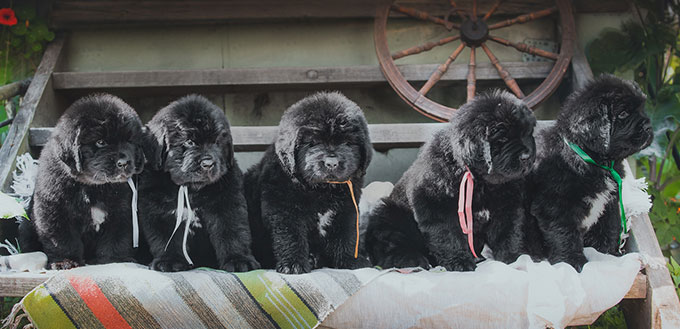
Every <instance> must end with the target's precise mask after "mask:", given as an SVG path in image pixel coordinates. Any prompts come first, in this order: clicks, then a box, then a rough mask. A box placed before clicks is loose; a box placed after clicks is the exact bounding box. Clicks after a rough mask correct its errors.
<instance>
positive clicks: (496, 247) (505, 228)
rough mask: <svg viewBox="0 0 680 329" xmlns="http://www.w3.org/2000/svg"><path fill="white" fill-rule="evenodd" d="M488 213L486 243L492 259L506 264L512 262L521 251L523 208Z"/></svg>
mask: <svg viewBox="0 0 680 329" xmlns="http://www.w3.org/2000/svg"><path fill="white" fill-rule="evenodd" d="M507 208H508V207H506V208H503V209H498V210H495V211H490V215H489V217H490V218H489V219H488V220H490V221H491V222H490V223H489V224H488V226H487V229H486V243H487V244H489V247H491V250H492V251H493V257H494V259H496V260H498V261H501V262H503V263H506V264H510V263H512V262H514V261H515V260H516V259H517V257H519V255H520V254H521V251H522V249H523V248H522V240H523V231H522V228H523V227H524V225H523V224H524V222H525V213H524V209H523V208H521V207H520V208H515V209H507Z"/></svg>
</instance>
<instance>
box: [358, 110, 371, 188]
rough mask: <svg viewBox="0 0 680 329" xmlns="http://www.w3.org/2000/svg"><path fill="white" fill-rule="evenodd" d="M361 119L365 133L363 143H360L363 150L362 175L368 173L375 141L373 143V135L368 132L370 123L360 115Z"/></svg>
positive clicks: (362, 130)
mask: <svg viewBox="0 0 680 329" xmlns="http://www.w3.org/2000/svg"><path fill="white" fill-rule="evenodd" d="M360 120H361V132H362V135H363V138H362V140H363V144H361V145H359V148H360V152H361V163H360V166H359V168H361V174H362V176H363V175H365V174H366V170H367V169H368V165H369V164H371V159H372V158H373V143H371V137H370V135H369V132H368V124H367V123H366V119H365V118H364V117H360Z"/></svg>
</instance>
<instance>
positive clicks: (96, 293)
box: [68, 275, 132, 328]
mask: <svg viewBox="0 0 680 329" xmlns="http://www.w3.org/2000/svg"><path fill="white" fill-rule="evenodd" d="M68 281H69V283H70V284H71V286H73V289H75V290H76V292H77V293H78V295H80V298H82V299H83V301H84V302H85V304H86V305H87V307H89V308H90V310H91V311H92V313H93V314H94V316H96V317H97V319H98V320H99V322H101V323H102V325H104V327H105V328H132V327H130V324H128V323H127V321H125V319H123V317H122V316H121V315H120V313H118V311H117V310H116V308H115V307H113V305H112V304H111V302H110V301H109V299H108V298H106V295H104V293H103V292H102V290H101V289H99V286H97V283H96V282H94V280H92V279H91V278H88V277H84V276H75V275H69V276H68Z"/></svg>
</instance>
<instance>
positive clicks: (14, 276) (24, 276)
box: [0, 271, 57, 297]
mask: <svg viewBox="0 0 680 329" xmlns="http://www.w3.org/2000/svg"><path fill="white" fill-rule="evenodd" d="M55 274H57V271H49V272H17V273H11V272H10V273H0V297H23V296H25V295H26V294H27V293H28V292H30V291H31V290H33V288H35V287H37V286H39V285H41V284H42V283H43V282H45V281H47V279H49V278H51V277H52V276H54V275H55Z"/></svg>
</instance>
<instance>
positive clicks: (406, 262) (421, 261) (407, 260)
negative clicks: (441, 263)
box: [391, 252, 430, 269]
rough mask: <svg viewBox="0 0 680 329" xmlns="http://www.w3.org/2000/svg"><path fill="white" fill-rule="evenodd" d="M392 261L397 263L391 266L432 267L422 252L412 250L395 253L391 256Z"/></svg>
mask: <svg viewBox="0 0 680 329" xmlns="http://www.w3.org/2000/svg"><path fill="white" fill-rule="evenodd" d="M391 258H392V260H391V262H392V263H393V264H395V265H393V266H391V267H398V268H404V267H422V268H424V269H428V268H430V262H429V261H428V260H427V258H426V257H425V256H423V254H421V253H416V252H410V253H406V254H403V255H395V256H393V257H391Z"/></svg>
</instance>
